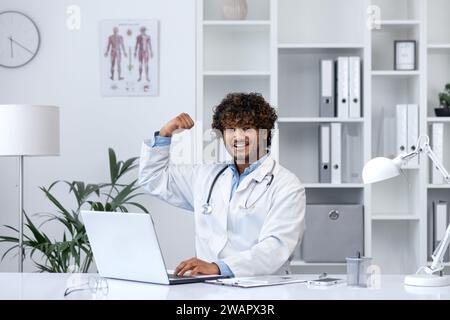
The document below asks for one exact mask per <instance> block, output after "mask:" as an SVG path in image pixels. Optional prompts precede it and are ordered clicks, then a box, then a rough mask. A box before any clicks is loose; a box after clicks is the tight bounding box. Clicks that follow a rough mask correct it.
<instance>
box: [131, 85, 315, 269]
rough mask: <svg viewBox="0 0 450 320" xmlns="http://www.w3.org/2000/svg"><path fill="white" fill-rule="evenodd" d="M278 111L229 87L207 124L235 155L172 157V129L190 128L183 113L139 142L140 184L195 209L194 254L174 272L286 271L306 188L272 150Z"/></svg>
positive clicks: (302, 218)
mask: <svg viewBox="0 0 450 320" xmlns="http://www.w3.org/2000/svg"><path fill="white" fill-rule="evenodd" d="M276 120H277V114H276V111H275V109H274V108H273V107H272V106H270V104H269V103H268V102H267V101H265V99H264V98H263V97H262V96H261V95H260V94H257V93H230V94H228V95H227V96H226V97H225V98H224V99H223V100H222V101H221V102H220V104H219V105H217V106H216V107H215V109H214V114H213V122H212V128H213V129H215V130H217V131H218V132H219V133H220V134H221V135H222V137H223V142H224V144H225V148H226V150H227V152H228V153H229V154H230V155H231V157H232V159H233V160H232V161H231V162H225V163H215V164H207V165H205V164H202V165H174V164H171V163H170V142H171V137H172V135H173V134H176V133H178V132H179V131H180V130H183V129H191V128H192V127H193V126H194V121H193V120H192V118H191V117H190V116H189V115H188V114H186V113H182V114H180V115H178V116H177V117H175V118H173V119H172V120H170V121H169V122H167V123H166V124H165V125H164V126H163V127H162V128H161V129H160V130H159V131H156V132H155V133H154V137H153V138H152V139H149V140H146V141H144V144H143V146H142V153H141V158H140V168H139V169H140V170H139V183H140V185H141V186H142V187H144V188H145V189H146V190H147V191H148V192H149V193H150V194H152V195H155V196H157V197H158V198H160V199H162V200H164V201H166V202H168V203H170V204H172V205H174V206H177V207H181V208H184V209H187V210H189V211H193V212H194V220H195V233H196V234H195V246H196V256H195V257H193V258H191V259H188V260H185V261H182V262H181V263H180V264H179V265H178V266H177V268H176V269H175V274H176V275H178V276H183V275H184V274H185V273H190V275H197V274H203V275H212V274H220V275H223V276H227V277H233V276H254V275H267V274H287V273H289V272H290V270H289V262H290V260H291V258H292V255H293V252H294V250H295V248H296V246H297V245H298V244H299V242H300V241H301V239H302V237H303V233H304V230H305V202H306V200H305V189H304V187H303V186H302V184H301V182H300V181H299V179H298V178H297V177H296V176H295V175H294V174H293V173H291V172H290V171H288V170H287V169H286V168H284V167H282V166H281V165H280V164H279V163H278V162H277V161H276V160H275V159H274V158H273V157H272V156H271V154H270V147H271V139H272V129H273V128H274V125H275V121H276Z"/></svg>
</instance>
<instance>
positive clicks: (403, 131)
mask: <svg viewBox="0 0 450 320" xmlns="http://www.w3.org/2000/svg"><path fill="white" fill-rule="evenodd" d="M407 111H408V109H407V105H406V104H398V105H397V109H396V112H397V116H396V121H397V148H396V150H397V153H398V154H401V153H406V152H407V147H408V139H407V136H408V127H407V123H408V113H407Z"/></svg>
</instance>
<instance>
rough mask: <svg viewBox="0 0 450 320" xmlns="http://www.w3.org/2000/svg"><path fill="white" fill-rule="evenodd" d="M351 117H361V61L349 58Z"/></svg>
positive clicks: (357, 58)
mask: <svg viewBox="0 0 450 320" xmlns="http://www.w3.org/2000/svg"><path fill="white" fill-rule="evenodd" d="M348 63H349V117H350V118H360V117H361V59H360V58H359V57H349V60H348Z"/></svg>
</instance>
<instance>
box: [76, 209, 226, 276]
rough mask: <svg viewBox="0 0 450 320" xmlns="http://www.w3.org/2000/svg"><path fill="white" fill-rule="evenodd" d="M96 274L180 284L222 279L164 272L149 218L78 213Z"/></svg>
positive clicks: (107, 213)
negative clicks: (91, 253)
mask: <svg viewBox="0 0 450 320" xmlns="http://www.w3.org/2000/svg"><path fill="white" fill-rule="evenodd" d="M81 217H82V219H83V222H84V224H85V227H86V233H87V236H88V239H89V243H90V245H91V248H92V252H93V254H94V258H95V263H96V265H97V269H98V272H99V274H100V275H101V276H102V277H105V278H114V279H122V280H132V281H140V282H150V283H158V284H183V283H193V282H203V281H205V280H214V279H219V278H224V276H221V275H199V276H189V275H185V276H182V277H179V276H175V275H173V274H172V272H168V270H167V269H166V265H165V263H164V258H163V256H162V253H161V248H160V246H159V242H158V238H157V236H156V232H155V227H154V224H153V221H152V218H151V215H150V214H146V213H122V212H100V211H84V210H83V211H81Z"/></svg>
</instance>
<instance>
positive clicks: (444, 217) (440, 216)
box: [433, 201, 449, 261]
mask: <svg viewBox="0 0 450 320" xmlns="http://www.w3.org/2000/svg"><path fill="white" fill-rule="evenodd" d="M433 220H434V224H433V234H434V239H433V240H434V247H433V250H436V248H437V246H438V245H439V243H440V242H441V241H442V240H443V239H444V236H445V232H446V230H447V225H448V202H447V201H435V202H433ZM448 259H449V253H448V251H447V252H446V253H445V255H444V260H445V261H448Z"/></svg>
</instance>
